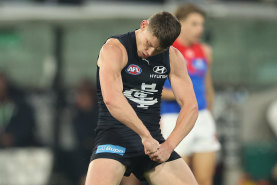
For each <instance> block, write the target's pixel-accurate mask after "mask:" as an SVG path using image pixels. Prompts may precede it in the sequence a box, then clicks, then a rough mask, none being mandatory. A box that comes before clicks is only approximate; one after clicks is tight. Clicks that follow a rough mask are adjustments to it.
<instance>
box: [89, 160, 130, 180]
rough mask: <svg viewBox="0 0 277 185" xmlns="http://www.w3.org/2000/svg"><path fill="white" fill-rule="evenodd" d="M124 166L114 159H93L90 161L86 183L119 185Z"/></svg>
mask: <svg viewBox="0 0 277 185" xmlns="http://www.w3.org/2000/svg"><path fill="white" fill-rule="evenodd" d="M125 170H126V167H125V166H124V165H123V164H122V163H120V162H119V161H116V160H114V159H105V158H100V159H95V160H93V161H91V162H90V165H89V168H88V173H87V178H86V185H119V184H120V181H121V179H122V177H123V175H124V173H125Z"/></svg>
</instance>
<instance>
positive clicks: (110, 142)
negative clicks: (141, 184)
mask: <svg viewBox="0 0 277 185" xmlns="http://www.w3.org/2000/svg"><path fill="white" fill-rule="evenodd" d="M96 132H97V133H96V134H97V135H96V138H95V145H94V148H93V152H92V156H91V160H94V159H99V158H108V159H114V160H117V161H119V162H121V163H122V164H123V165H125V166H126V172H125V174H124V175H125V176H129V175H130V174H131V173H133V174H134V175H135V176H136V177H137V178H138V179H140V180H144V176H143V175H144V173H145V172H147V171H149V170H151V169H153V168H154V167H156V166H158V165H159V164H160V163H157V162H154V161H152V160H151V159H150V158H149V156H148V155H145V153H144V147H143V145H142V143H141V138H140V137H139V136H138V135H137V134H136V133H135V132H134V131H132V130H131V129H129V128H128V127H124V128H111V129H98V130H97V131H96ZM151 135H152V137H153V138H155V139H156V140H157V141H159V142H160V143H163V142H164V141H165V140H164V138H163V137H162V135H161V132H160V130H157V131H155V133H153V132H151ZM179 158H180V156H179V155H178V154H177V153H176V152H175V151H174V152H173V153H172V154H171V156H170V158H169V159H168V160H167V161H173V160H176V159H179Z"/></svg>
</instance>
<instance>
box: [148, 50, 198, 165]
mask: <svg viewBox="0 0 277 185" xmlns="http://www.w3.org/2000/svg"><path fill="white" fill-rule="evenodd" d="M169 53H170V74H169V80H170V83H171V87H172V90H173V93H174V95H175V97H176V101H177V102H178V104H179V105H180V107H181V110H180V113H179V116H178V119H177V123H176V126H175V128H174V130H173V131H172V133H171V134H170V136H169V137H168V138H167V140H166V141H165V142H164V143H162V144H161V146H160V149H159V150H158V151H157V152H155V153H154V154H153V155H151V156H150V157H151V159H155V160H156V161H160V162H164V161H166V160H167V159H168V158H169V156H170V154H171V153H172V152H173V150H174V149H175V148H176V147H177V145H178V144H179V143H180V142H181V141H182V140H183V138H184V137H185V136H186V135H187V134H188V133H189V132H190V131H191V129H192V128H193V126H194V124H195V121H196V119H197V117H198V105H197V101H196V97H195V94H194V90H193V85H192V82H191V79H190V77H189V75H188V72H187V66H186V62H185V61H184V60H185V59H184V57H183V56H182V54H181V53H180V52H179V51H178V50H177V49H176V48H174V47H171V48H170V50H169ZM172 124H173V123H172Z"/></svg>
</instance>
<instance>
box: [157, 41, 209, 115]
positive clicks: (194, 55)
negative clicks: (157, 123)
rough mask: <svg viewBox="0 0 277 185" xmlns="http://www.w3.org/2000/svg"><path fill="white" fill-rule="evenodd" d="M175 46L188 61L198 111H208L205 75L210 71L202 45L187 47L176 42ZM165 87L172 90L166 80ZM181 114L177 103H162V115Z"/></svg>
mask: <svg viewBox="0 0 277 185" xmlns="http://www.w3.org/2000/svg"><path fill="white" fill-rule="evenodd" d="M173 46H174V47H175V48H177V49H178V50H179V51H180V52H181V53H182V55H183V56H184V58H185V59H186V61H187V69H188V73H189V76H190V78H191V81H192V83H193V88H194V92H195V96H196V99H197V103H198V109H199V110H203V109H206V108H207V101H206V92H205V75H206V72H207V69H208V64H207V59H206V56H205V53H204V51H203V48H202V45H201V44H200V43H196V44H194V45H192V46H190V47H187V46H185V45H183V44H182V43H180V42H178V40H176V41H175V42H174V43H173ZM164 87H166V88H169V89H171V86H170V83H169V80H168V79H167V80H166V82H165V85H164ZM179 112H180V107H179V105H178V103H177V102H176V101H162V110H161V113H162V114H166V113H179Z"/></svg>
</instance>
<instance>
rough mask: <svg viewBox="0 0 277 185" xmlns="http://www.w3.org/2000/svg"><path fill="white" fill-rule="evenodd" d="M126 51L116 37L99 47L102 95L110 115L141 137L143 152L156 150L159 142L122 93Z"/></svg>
mask: <svg viewBox="0 0 277 185" xmlns="http://www.w3.org/2000/svg"><path fill="white" fill-rule="evenodd" d="M127 60H128V56H127V52H126V50H125V48H124V47H123V46H122V44H121V43H120V42H119V41H118V40H116V39H109V40H108V41H107V42H106V43H105V44H104V45H103V47H102V48H101V51H100V54H99V58H98V62H97V65H98V66H99V80H100V86H101V91H102V96H103V100H104V103H105V104H106V107H107V108H108V110H109V112H110V113H111V115H112V116H113V117H114V118H115V119H117V120H118V121H120V122H121V123H123V124H125V125H126V126H127V127H129V128H130V129H132V130H133V131H134V132H136V133H137V134H138V135H139V136H140V137H141V139H142V143H143V145H144V149H145V153H146V154H148V153H152V152H155V151H157V149H158V148H159V143H158V141H156V140H155V139H153V138H152V136H151V134H150V132H149V131H148V129H147V128H146V127H145V125H144V124H143V123H142V121H141V120H140V119H139V118H138V116H137V114H136V112H135V111H134V109H133V108H132V106H131V105H130V104H129V102H128V100H127V99H126V98H125V96H124V95H123V93H122V91H123V82H122V77H121V71H122V69H123V68H124V67H125V66H126V65H127Z"/></svg>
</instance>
